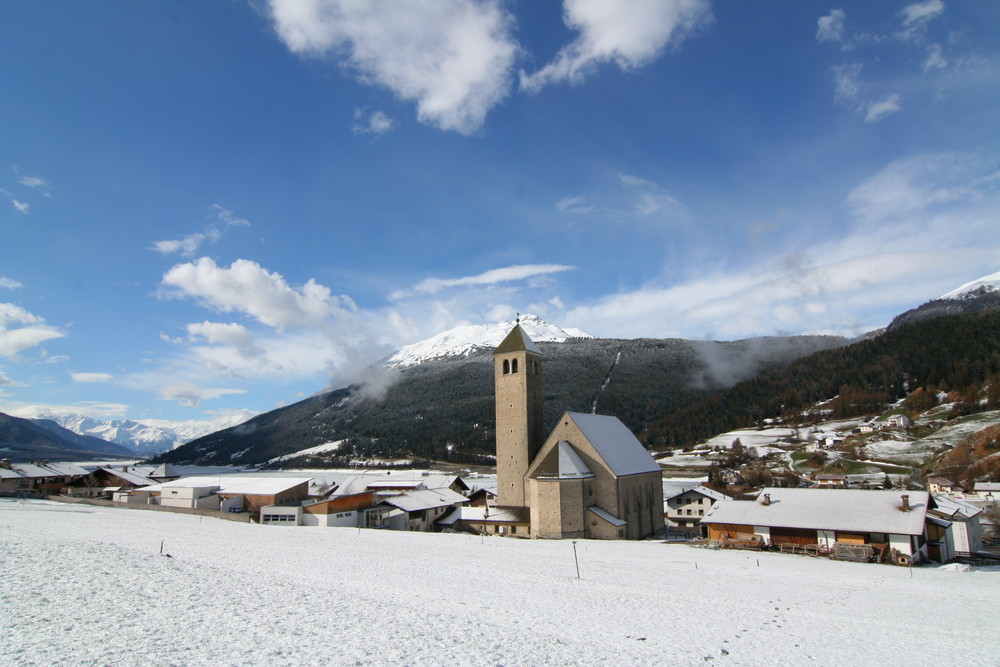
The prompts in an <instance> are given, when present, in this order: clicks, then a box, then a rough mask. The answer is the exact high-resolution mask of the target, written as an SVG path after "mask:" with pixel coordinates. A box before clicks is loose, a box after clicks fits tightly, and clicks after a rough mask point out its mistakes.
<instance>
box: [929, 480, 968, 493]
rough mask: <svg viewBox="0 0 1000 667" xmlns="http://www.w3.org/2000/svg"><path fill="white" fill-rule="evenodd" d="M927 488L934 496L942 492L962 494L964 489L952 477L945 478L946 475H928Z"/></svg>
mask: <svg viewBox="0 0 1000 667" xmlns="http://www.w3.org/2000/svg"><path fill="white" fill-rule="evenodd" d="M927 490H928V491H929V492H930V494H931V495H932V496H940V495H941V494H960V493H962V492H963V491H964V490H963V489H962V487H961V486H959V485H958V484H955V483H954V482H953V481H951V480H950V479H945V478H944V477H928V478H927Z"/></svg>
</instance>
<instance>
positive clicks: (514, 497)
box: [494, 350, 544, 507]
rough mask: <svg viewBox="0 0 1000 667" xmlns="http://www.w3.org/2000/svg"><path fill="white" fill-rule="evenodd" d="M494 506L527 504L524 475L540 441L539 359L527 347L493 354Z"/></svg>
mask: <svg viewBox="0 0 1000 667" xmlns="http://www.w3.org/2000/svg"><path fill="white" fill-rule="evenodd" d="M494 374H495V375H494V376H495V385H496V441H497V505H500V506H502V507H527V506H528V497H527V494H526V489H525V480H524V475H525V473H527V471H528V466H529V465H530V464H531V461H532V460H533V459H534V458H535V455H536V454H538V450H539V449H541V447H542V443H543V442H544V434H543V432H542V359H541V355H539V354H536V353H533V352H530V351H528V350H517V351H511V352H501V353H497V354H495V355H494Z"/></svg>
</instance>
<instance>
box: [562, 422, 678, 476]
mask: <svg viewBox="0 0 1000 667" xmlns="http://www.w3.org/2000/svg"><path fill="white" fill-rule="evenodd" d="M566 416H567V417H569V418H570V419H572V420H573V423H575V424H576V425H577V427H578V428H579V429H580V430H581V431H582V432H583V435H584V436H585V437H586V438H587V440H588V441H589V442H590V444H591V445H593V446H594V449H596V450H597V453H598V454H600V456H601V458H602V459H603V460H604V463H605V464H606V465H607V466H608V467H609V468H610V469H611V472H613V473H614V474H615V475H616V476H618V477H624V476H626V475H638V474H640V473H644V472H657V473H658V472H660V466H659V464H657V463H656V461H654V460H653V457H652V456H650V454H649V452H647V451H646V448H645V447H643V446H642V443H641V442H639V440H638V439H637V438H636V437H635V435H633V434H632V431H630V430H629V429H628V427H627V426H625V424H623V423H622V422H621V420H620V419H618V417H611V416H608V415H591V414H585V413H582V412H567V413H566Z"/></svg>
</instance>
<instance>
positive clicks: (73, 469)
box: [12, 463, 87, 478]
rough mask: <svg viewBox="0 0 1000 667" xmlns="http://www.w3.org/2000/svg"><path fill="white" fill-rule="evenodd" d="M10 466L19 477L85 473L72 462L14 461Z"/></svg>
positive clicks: (70, 475) (69, 475) (85, 472)
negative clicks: (41, 463) (40, 462)
mask: <svg viewBox="0 0 1000 667" xmlns="http://www.w3.org/2000/svg"><path fill="white" fill-rule="evenodd" d="M12 467H13V469H14V470H15V471H16V472H18V473H20V475H21V477H32V478H41V477H62V476H67V477H73V476H75V475H79V476H81V477H82V476H83V475H86V474H87V471H86V470H84V469H83V468H81V467H80V466H76V465H73V464H72V463H46V464H45V465H39V464H37V463H15V464H14V465H13V466H12Z"/></svg>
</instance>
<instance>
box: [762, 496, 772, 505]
mask: <svg viewBox="0 0 1000 667" xmlns="http://www.w3.org/2000/svg"><path fill="white" fill-rule="evenodd" d="M761 504H762V505H770V504H771V494H770V493H765V494H764V500H762V501H761Z"/></svg>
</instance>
